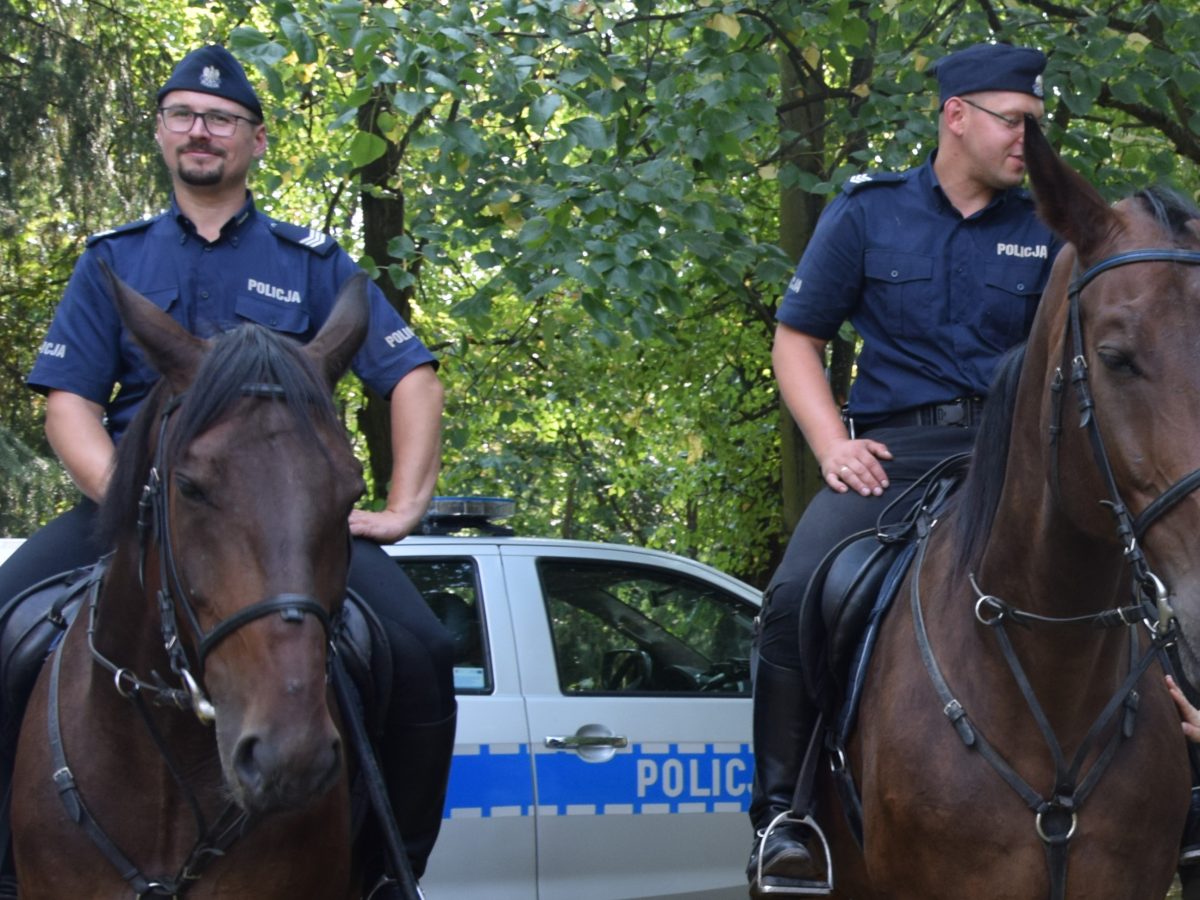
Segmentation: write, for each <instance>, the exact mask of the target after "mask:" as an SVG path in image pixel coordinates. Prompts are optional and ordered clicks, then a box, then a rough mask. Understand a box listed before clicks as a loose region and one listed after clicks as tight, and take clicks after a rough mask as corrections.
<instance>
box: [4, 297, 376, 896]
mask: <svg viewBox="0 0 1200 900" xmlns="http://www.w3.org/2000/svg"><path fill="white" fill-rule="evenodd" d="M111 281H112V285H113V292H114V294H115V297H116V303H117V306H118V308H119V310H120V313H121V317H122V320H123V321H124V322H125V325H126V328H127V329H128V330H129V332H130V334H132V335H133V337H134V338H135V339H136V340H137V342H138V344H139V345H140V346H141V347H142V349H143V350H144V352H145V353H146V355H147V357H148V358H149V359H150V360H151V362H152V363H153V365H154V366H155V368H156V369H157V370H158V371H159V372H160V373H161V375H162V376H163V377H162V378H161V380H160V382H159V384H158V386H157V387H156V388H155V389H154V391H153V393H152V394H151V395H150V396H149V397H148V398H147V400H146V402H145V403H144V404H143V406H142V409H141V411H140V413H139V416H138V419H137V420H136V421H135V423H134V425H133V426H131V429H130V431H129V433H128V434H126V436H125V437H124V438H123V440H122V442H121V445H120V450H119V458H118V461H117V465H116V468H115V471H114V475H113V479H112V483H111V486H110V488H109V491H108V497H109V498H110V502H109V503H108V504H106V507H105V509H104V510H103V511H102V517H103V518H104V520H105V521H106V523H107V524H108V525H109V530H110V532H111V536H112V538H113V541H114V543H112V544H111V545H112V546H115V548H116V549H115V553H114V554H113V556H112V557H111V560H110V561H109V562H108V565H107V568H106V570H105V572H104V575H103V579H102V580H100V579H96V580H95V582H94V584H93V587H92V589H91V592H90V594H89V596H88V597H87V598H86V601H85V603H84V608H83V609H82V610H81V612H80V613H79V615H78V616H77V618H76V619H75V622H74V623H73V624H72V626H71V627H70V629H69V630H68V631H67V633H66V635H65V637H64V639H63V640H62V642H61V643H60V645H59V647H58V648H57V649H56V651H55V652H54V654H53V655H52V658H51V660H50V661H49V663H48V664H47V665H46V667H45V668H44V670H43V671H42V673H41V677H40V679H39V681H38V684H37V688H36V690H35V693H34V696H33V698H32V700H31V701H30V706H29V709H28V712H27V714H26V717H25V720H24V724H23V727H22V731H21V737H20V745H19V749H18V755H17V764H16V773H15V779H14V785H15V787H14V790H15V794H14V805H13V832H14V852H15V859H16V865H17V870H18V876H19V880H20V886H21V897H22V898H23V900H62V898H65V897H80V898H83V897H86V898H92V900H103V898H112V900H117V898H122V900H124V898H129V897H133V896H138V897H142V896H145V897H173V896H182V895H183V894H184V893H185V892H186V894H187V896H188V897H192V898H197V900H201V898H217V897H220V898H241V900H245V898H250V897H253V898H278V900H284V898H287V900H301V898H310V900H337V898H351V897H358V896H359V894H360V890H359V885H358V884H357V879H358V878H359V875H358V873H357V871H356V866H355V864H354V862H353V858H352V853H351V847H352V837H351V821H350V820H351V815H350V803H349V791H348V786H347V759H346V753H345V749H344V744H343V740H342V737H341V733H340V731H339V720H338V719H337V716H336V712H335V711H334V707H333V705H332V704H331V698H330V693H329V691H330V689H329V683H328V677H327V675H328V665H329V662H328V647H329V644H330V631H331V628H332V623H333V622H334V621H335V620H336V616H337V615H338V612H339V610H340V607H341V604H342V602H343V598H344V597H345V591H346V573H347V567H348V564H349V540H350V539H349V533H348V530H347V515H348V513H349V511H350V509H351V507H352V506H353V504H354V502H355V500H356V499H357V498H358V496H359V495H360V493H361V491H362V488H363V482H362V477H361V470H360V467H359V464H358V463H357V462H356V460H355V458H354V456H353V454H352V452H351V449H350V445H349V442H348V440H347V438H346V435H345V433H344V431H343V430H342V428H341V425H340V423H339V421H338V417H337V415H336V412H335V410H334V407H333V404H332V400H331V394H330V389H331V387H332V385H333V383H334V382H336V380H337V379H338V377H340V375H341V374H342V373H343V371H344V370H345V368H346V366H347V365H348V363H349V361H350V358H351V356H352V355H353V353H354V352H355V350H356V348H357V347H358V345H359V344H360V343H361V341H362V339H363V336H364V334H365V331H366V327H367V317H368V311H367V303H366V294H365V287H364V282H363V280H362V278H361V277H359V278H356V279H354V280H353V281H352V282H351V283H350V284H349V285H348V287H347V288H346V289H345V290H344V291H343V293H342V296H341V297H340V298H339V302H338V305H337V306H336V308H335V310H334V312H333V313H332V314H331V317H330V319H329V320H328V322H327V323H326V325H325V327H324V328H322V330H321V331H320V333H319V334H318V335H317V336H316V337H315V338H314V339H313V341H312V342H311V343H309V344H308V345H307V346H305V347H303V348H301V347H300V346H299V345H296V344H294V343H292V342H290V341H289V340H288V339H286V338H282V337H280V336H278V335H276V334H274V333H272V332H270V331H267V330H265V329H262V328H259V327H258V326H244V327H243V328H241V329H238V330H235V331H233V332H230V333H229V334H227V335H223V336H221V337H219V338H216V339H214V340H213V341H212V342H211V343H210V342H205V341H201V340H199V339H197V338H194V337H192V336H191V335H189V334H187V333H186V332H185V331H184V330H183V329H181V328H180V327H179V326H177V325H176V324H175V323H174V321H173V320H171V318H170V317H169V316H167V315H166V314H165V313H163V312H161V311H160V310H158V309H157V308H156V307H154V305H153V304H151V303H150V302H149V301H147V300H145V299H144V298H142V297H140V296H139V295H137V294H136V293H135V292H133V291H132V290H130V289H129V288H127V287H126V286H125V285H123V284H120V283H119V282H118V281H117V280H116V279H115V278H111Z"/></svg>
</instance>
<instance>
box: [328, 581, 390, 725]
mask: <svg viewBox="0 0 1200 900" xmlns="http://www.w3.org/2000/svg"><path fill="white" fill-rule="evenodd" d="M334 647H335V650H336V652H337V654H338V656H339V657H340V658H341V660H342V663H343V665H344V666H345V667H346V672H347V674H349V675H350V679H351V680H352V681H353V682H354V686H355V687H356V688H357V689H358V694H359V697H360V698H361V700H362V706H363V712H364V715H365V718H366V725H367V729H368V731H369V732H370V733H371V734H372V736H378V733H379V731H380V729H382V727H383V723H384V722H385V721H386V719H387V708H388V704H389V703H390V702H391V693H392V650H391V645H390V644H389V643H388V639H387V634H386V633H385V631H384V629H383V623H381V622H380V621H379V618H378V617H377V616H376V615H375V613H374V611H372V609H371V608H370V607H369V606H367V604H366V603H365V602H364V601H363V599H362V598H361V597H359V596H358V595H357V594H356V593H354V591H349V592H347V595H346V602H345V604H344V605H343V606H342V613H341V615H340V616H339V619H338V624H337V628H336V630H335V632H334Z"/></svg>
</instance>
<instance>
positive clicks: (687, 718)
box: [501, 542, 757, 900]
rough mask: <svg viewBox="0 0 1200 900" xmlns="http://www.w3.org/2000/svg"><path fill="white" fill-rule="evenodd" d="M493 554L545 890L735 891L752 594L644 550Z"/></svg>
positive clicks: (746, 791) (601, 895)
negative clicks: (518, 692)
mask: <svg viewBox="0 0 1200 900" xmlns="http://www.w3.org/2000/svg"><path fill="white" fill-rule="evenodd" d="M501 553H502V558H503V563H504V572H505V578H506V581H507V585H508V594H509V601H510V609H511V614H512V619H513V629H514V635H515V637H516V640H517V653H518V659H519V665H520V672H521V682H522V687H523V691H524V696H525V703H526V712H527V716H528V720H529V731H530V745H529V749H530V752H531V754H532V760H533V763H534V773H535V775H534V777H535V785H534V790H535V797H534V802H535V804H536V823H537V848H538V854H537V858H538V897H539V898H540V900H566V898H571V900H589V898H591V900H617V898H668V897H673V898H684V897H687V898H690V900H700V898H711V900H716V898H726V897H727V898H731V900H732V898H734V897H737V898H742V897H745V892H746V882H745V876H744V874H743V868H744V866H745V861H746V856H747V853H748V850H749V847H750V839H751V829H750V825H749V822H748V819H747V816H746V811H747V808H748V806H749V799H750V787H751V781H752V777H753V764H752V758H751V747H750V740H751V737H750V734H751V731H750V713H751V710H750V703H751V701H750V683H749V654H750V644H751V640H752V634H753V617H754V615H755V614H756V612H757V609H756V607H755V606H754V604H753V603H752V602H751V599H750V598H752V597H754V596H755V594H754V592H753V591H752V590H751V589H750V588H748V587H747V586H746V585H743V584H741V583H740V582H736V581H734V580H733V579H730V578H728V577H726V576H722V575H720V573H717V572H716V571H715V570H712V569H708V568H707V567H704V566H700V565H698V564H694V563H690V562H688V561H686V560H682V559H679V558H676V557H668V556H666V555H663V554H653V553H650V552H647V551H638V550H633V549H630V550H624V549H620V548H612V547H608V548H604V549H602V550H600V549H594V548H592V547H589V546H587V545H579V546H574V547H567V548H555V549H554V550H552V551H548V550H547V549H546V548H544V547H540V548H539V547H538V546H537V545H536V544H531V545H528V546H526V545H521V544H519V543H518V542H513V543H511V544H505V545H503V546H502V548H501Z"/></svg>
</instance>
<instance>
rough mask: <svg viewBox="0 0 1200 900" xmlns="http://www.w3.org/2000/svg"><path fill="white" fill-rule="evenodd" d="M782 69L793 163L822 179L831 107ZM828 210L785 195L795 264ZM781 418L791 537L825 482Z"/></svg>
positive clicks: (785, 63)
mask: <svg viewBox="0 0 1200 900" xmlns="http://www.w3.org/2000/svg"><path fill="white" fill-rule="evenodd" d="M782 70H783V77H782V88H783V91H782V93H783V99H784V109H783V112H782V113H781V115H780V122H779V125H780V128H781V129H782V130H783V131H784V132H787V133H790V134H795V135H801V136H802V138H801V140H800V141H799V142H798V143H796V144H795V145H794V146H793V150H792V153H791V155H790V157H789V159H788V160H787V161H789V162H791V163H792V164H793V165H795V166H797V167H799V168H800V169H801V170H802V171H805V172H812V173H814V174H818V175H819V174H820V173H821V172H822V171H823V169H824V166H825V158H824V141H825V138H824V129H823V127H822V125H821V123H822V122H823V121H824V118H825V104H824V101H822V100H819V99H817V98H818V97H819V92H820V91H821V89H822V88H821V84H820V82H819V81H818V80H817V78H816V76H814V75H811V74H807V73H805V72H800V71H797V69H796V67H795V65H793V63H792V60H791V58H790V57H788V56H787V55H786V54H785V55H784V57H783V59H782ZM805 98H811V102H800V101H803V100H804V99H805ZM823 208H824V202H823V200H822V199H821V198H820V197H819V196H817V195H815V194H810V193H808V192H806V191H803V190H801V189H799V188H795V187H793V188H786V189H784V190H783V191H782V192H781V194H780V209H779V228H780V240H779V243H780V246H781V247H783V249H784V250H785V251H786V252H787V254H788V255H789V256H790V257H791V258H792V260H793V261H795V262H799V260H800V256H801V254H802V253H803V252H804V248H805V247H806V246H807V245H808V241H809V239H810V238H811V237H812V233H813V229H814V228H815V227H816V224H817V218H818V217H819V216H820V214H821V210H822V209H823ZM779 414H780V432H781V437H782V441H781V448H780V449H781V465H782V470H781V472H780V476H781V486H782V492H783V497H782V500H783V520H784V525H785V526H786V527H787V530H788V532H789V533H790V532H791V530H792V529H793V528H794V527H795V525H796V522H797V521H799V519H800V515H801V513H803V512H804V507H805V506H807V505H808V501H809V500H810V499H811V498H812V496H813V495H814V494H815V493H816V492H817V491H818V490H819V489H820V488H821V485H822V484H823V482H822V480H821V472H820V469H819V467H818V466H817V461H816V458H815V457H814V456H813V455H812V452H811V451H810V450H809V449H808V445H807V444H806V443H805V442H804V436H803V435H802V434H801V433H800V429H799V427H797V425H796V423H795V421H794V420H793V419H792V417H791V414H790V413H789V412H788V409H787V406H786V405H785V404H784V403H783V401H782V399H781V400H780V403H779Z"/></svg>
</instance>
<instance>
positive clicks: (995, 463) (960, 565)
mask: <svg viewBox="0 0 1200 900" xmlns="http://www.w3.org/2000/svg"><path fill="white" fill-rule="evenodd" d="M1025 346H1026V345H1025V344H1024V343H1021V344H1017V345H1016V346H1015V347H1013V348H1012V349H1011V350H1009V351H1008V352H1007V353H1006V354H1005V355H1004V356H1002V357H1001V358H1000V361H999V363H997V365H996V372H995V374H994V375H993V376H992V386H991V390H990V391H989V392H988V400H987V403H986V404H985V405H984V408H983V419H982V421H981V422H980V423H979V433H978V434H977V435H976V437H975V447H974V449H973V451H972V453H971V465H970V468H969V469H968V470H967V478H966V481H965V482H964V483H963V485H962V487H961V488H959V490H958V491H957V492H956V493H955V494H954V496H953V498H952V499H951V501H950V504H949V509H950V510H956V511H957V514H956V515H955V517H954V518H955V520H956V523H957V524H956V529H957V531H956V536H957V538H958V541H957V544H958V546H957V551H956V560H955V565H956V568H957V569H958V570H960V571H964V572H967V571H971V570H972V569H973V568H974V567H975V565H976V563H977V562H978V560H979V557H980V556H981V555H982V554H983V548H984V544H985V543H986V542H987V537H988V534H989V533H990V532H991V529H992V520H993V519H994V518H995V516H996V509H997V507H998V506H999V505H1000V493H1001V491H1002V490H1003V488H1004V474H1005V469H1006V467H1007V463H1008V447H1009V439H1010V437H1011V436H1012V420H1013V413H1014V410H1015V409H1016V404H1017V387H1018V385H1019V383H1020V381H1021V366H1022V364H1023V363H1024V362H1025Z"/></svg>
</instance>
